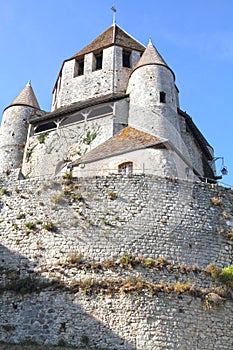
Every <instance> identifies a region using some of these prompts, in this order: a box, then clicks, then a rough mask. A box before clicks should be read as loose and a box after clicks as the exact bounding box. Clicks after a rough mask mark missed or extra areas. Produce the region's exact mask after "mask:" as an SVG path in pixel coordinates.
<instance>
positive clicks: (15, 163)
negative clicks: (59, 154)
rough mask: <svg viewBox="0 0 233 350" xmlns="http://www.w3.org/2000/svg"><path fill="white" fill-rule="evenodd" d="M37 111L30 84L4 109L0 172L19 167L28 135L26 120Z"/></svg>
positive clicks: (37, 105) (36, 102)
mask: <svg viewBox="0 0 233 350" xmlns="http://www.w3.org/2000/svg"><path fill="white" fill-rule="evenodd" d="M39 109H40V107H39V104H38V101H37V99H36V96H35V94H34V91H33V89H32V87H31V84H30V82H28V83H27V85H26V86H25V87H24V89H23V90H22V91H21V92H20V93H19V95H18V96H17V97H16V98H15V99H14V100H13V101H12V103H11V104H10V105H9V106H8V107H6V108H5V110H4V112H3V116H2V124H1V139H0V142H1V143H0V172H2V171H5V170H10V169H16V168H18V167H20V166H21V163H22V160H23V154H24V147H25V143H26V139H27V133H28V119H29V117H30V116H31V115H32V114H33V113H35V111H36V110H39Z"/></svg>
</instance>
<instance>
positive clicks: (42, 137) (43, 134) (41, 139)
mask: <svg viewBox="0 0 233 350" xmlns="http://www.w3.org/2000/svg"><path fill="white" fill-rule="evenodd" d="M48 134H49V133H48V132H42V133H41V134H40V135H39V136H38V137H37V140H38V142H39V143H44V141H45V138H46V136H47V135H48Z"/></svg>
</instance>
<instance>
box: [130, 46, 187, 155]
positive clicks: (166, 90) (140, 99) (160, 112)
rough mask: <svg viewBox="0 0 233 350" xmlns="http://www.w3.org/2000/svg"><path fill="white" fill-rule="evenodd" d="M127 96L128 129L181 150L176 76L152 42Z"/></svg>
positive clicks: (132, 78)
mask: <svg viewBox="0 0 233 350" xmlns="http://www.w3.org/2000/svg"><path fill="white" fill-rule="evenodd" d="M127 93H129V95H130V111H129V125H131V126H133V127H135V128H137V129H139V130H142V131H145V132H148V133H150V134H156V136H159V137H161V138H164V139H167V140H169V141H170V142H171V143H172V144H173V146H175V147H176V148H177V149H180V148H181V146H180V138H181V137H180V126H179V117H178V113H177V108H178V107H179V101H178V89H177V87H176V85H175V75H174V73H173V71H172V70H171V68H170V67H169V66H168V65H167V63H166V62H165V61H164V59H163V58H162V56H161V55H160V54H159V52H158V51H157V50H156V48H155V47H154V45H153V44H152V42H151V40H150V42H149V44H148V46H147V48H146V50H145V51H144V53H143V55H142V57H141V58H140V60H139V61H138V63H137V65H136V66H135V67H134V69H133V71H132V73H131V76H130V79H129V84H128V89H127Z"/></svg>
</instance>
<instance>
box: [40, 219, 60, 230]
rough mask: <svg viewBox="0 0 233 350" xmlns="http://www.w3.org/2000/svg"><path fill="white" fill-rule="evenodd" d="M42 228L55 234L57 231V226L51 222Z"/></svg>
mask: <svg viewBox="0 0 233 350" xmlns="http://www.w3.org/2000/svg"><path fill="white" fill-rule="evenodd" d="M42 227H43V229H45V230H47V231H50V232H55V231H56V230H57V228H56V226H55V225H54V223H53V222H51V221H47V222H45V223H44V224H43V226H42Z"/></svg>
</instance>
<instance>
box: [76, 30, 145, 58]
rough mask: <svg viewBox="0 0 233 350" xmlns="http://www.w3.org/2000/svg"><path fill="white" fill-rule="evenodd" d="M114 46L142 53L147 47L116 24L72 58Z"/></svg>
mask: <svg viewBox="0 0 233 350" xmlns="http://www.w3.org/2000/svg"><path fill="white" fill-rule="evenodd" d="M112 45H118V46H121V47H126V48H129V49H131V50H136V51H141V52H143V51H144V50H145V46H144V45H142V44H141V43H140V42H139V41H137V40H136V39H134V38H133V37H132V36H130V35H129V34H128V33H126V32H125V31H124V30H123V29H122V28H120V27H119V26H118V25H116V24H114V25H112V26H111V27H109V28H108V29H106V30H105V31H104V32H103V33H102V34H100V35H99V36H98V37H97V38H96V39H94V40H93V41H92V42H91V43H90V44H88V45H87V46H85V47H84V48H83V49H82V50H80V51H79V52H77V53H76V54H75V55H73V56H72V57H71V58H72V59H73V58H76V57H78V56H83V55H86V54H87V53H90V52H93V51H96V50H99V49H103V48H106V47H109V46H112Z"/></svg>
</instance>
